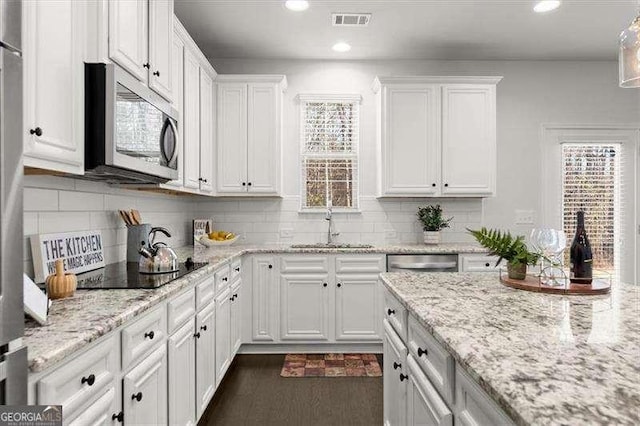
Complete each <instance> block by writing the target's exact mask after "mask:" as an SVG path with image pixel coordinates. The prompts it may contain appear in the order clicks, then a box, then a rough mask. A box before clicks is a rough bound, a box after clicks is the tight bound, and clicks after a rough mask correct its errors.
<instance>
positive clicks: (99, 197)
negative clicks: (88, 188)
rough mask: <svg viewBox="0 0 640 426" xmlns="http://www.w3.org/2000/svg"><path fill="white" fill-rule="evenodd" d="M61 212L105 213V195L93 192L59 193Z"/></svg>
mask: <svg viewBox="0 0 640 426" xmlns="http://www.w3.org/2000/svg"><path fill="white" fill-rule="evenodd" d="M58 200H59V201H58V203H59V205H58V208H59V210H60V211H103V210H104V195H103V194H98V193H92V192H74V191H59V193H58Z"/></svg>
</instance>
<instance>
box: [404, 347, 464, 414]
mask: <svg viewBox="0 0 640 426" xmlns="http://www.w3.org/2000/svg"><path fill="white" fill-rule="evenodd" d="M407 367H409V379H408V383H407V424H408V425H412V426H418V425H427V426H432V425H433V426H451V425H453V413H452V412H451V410H449V407H447V404H445V403H444V401H443V400H442V398H440V395H438V392H437V391H436V388H434V387H433V385H432V384H431V382H429V380H428V379H427V376H425V375H424V373H423V372H422V370H420V367H419V366H418V364H417V363H416V361H415V360H414V358H413V356H411V355H408V356H407Z"/></svg>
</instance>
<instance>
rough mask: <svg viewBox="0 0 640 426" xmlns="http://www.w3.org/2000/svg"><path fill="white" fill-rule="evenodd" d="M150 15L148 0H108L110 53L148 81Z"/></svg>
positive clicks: (137, 75)
mask: <svg viewBox="0 0 640 426" xmlns="http://www.w3.org/2000/svg"><path fill="white" fill-rule="evenodd" d="M154 1H155V0H154ZM148 18H149V12H148V2H147V0H112V1H110V2H109V57H110V58H111V59H113V60H114V61H115V62H116V63H117V64H119V65H120V66H121V67H123V68H124V69H126V70H127V71H129V72H130V73H131V74H133V75H134V76H135V77H136V78H137V79H138V80H140V81H143V82H145V83H146V82H147V80H148V74H149V67H150V65H149V61H148V57H149V55H148V38H149V35H148V29H147V24H148V20H149V19H148ZM58 25H59V24H58ZM167 48H168V45H167V46H166V47H165V49H167Z"/></svg>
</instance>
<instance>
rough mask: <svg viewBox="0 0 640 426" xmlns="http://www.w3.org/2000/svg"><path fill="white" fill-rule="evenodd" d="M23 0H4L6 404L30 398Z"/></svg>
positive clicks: (0, 332) (0, 73) (0, 346)
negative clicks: (25, 266)
mask: <svg viewBox="0 0 640 426" xmlns="http://www.w3.org/2000/svg"><path fill="white" fill-rule="evenodd" d="M21 21H22V2H21V1H20V0H0V219H1V226H0V239H1V243H0V404H6V405H23V404H26V403H27V348H26V347H24V345H23V342H22V336H23V334H24V308H23V302H22V285H23V284H22V269H23V261H22V246H23V242H22V241H23V238H24V237H23V235H22V233H23V230H22V176H23V170H22V144H23V135H22V128H23V126H22V57H21V53H22V52H21V47H22V43H21V34H20V26H21Z"/></svg>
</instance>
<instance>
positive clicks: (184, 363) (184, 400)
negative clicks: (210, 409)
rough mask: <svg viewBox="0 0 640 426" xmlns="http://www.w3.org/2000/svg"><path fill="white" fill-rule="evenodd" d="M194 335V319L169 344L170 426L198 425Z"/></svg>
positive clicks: (179, 330)
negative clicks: (196, 423)
mask: <svg viewBox="0 0 640 426" xmlns="http://www.w3.org/2000/svg"><path fill="white" fill-rule="evenodd" d="M192 306H193V305H192ZM194 334H195V320H194V319H193V317H192V319H190V320H189V321H188V322H187V323H186V324H185V325H183V326H182V327H181V328H179V329H178V331H176V332H175V333H174V334H173V335H172V336H171V337H169V341H168V352H169V353H168V358H169V360H168V361H169V424H172V425H193V424H195V422H196V418H195V414H196V398H195V389H196V384H195V381H196V354H195V351H196V349H195V347H196V343H195V339H194Z"/></svg>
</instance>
